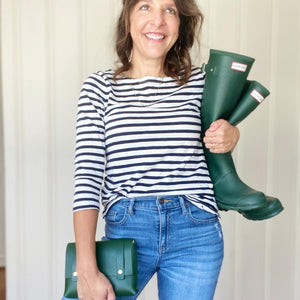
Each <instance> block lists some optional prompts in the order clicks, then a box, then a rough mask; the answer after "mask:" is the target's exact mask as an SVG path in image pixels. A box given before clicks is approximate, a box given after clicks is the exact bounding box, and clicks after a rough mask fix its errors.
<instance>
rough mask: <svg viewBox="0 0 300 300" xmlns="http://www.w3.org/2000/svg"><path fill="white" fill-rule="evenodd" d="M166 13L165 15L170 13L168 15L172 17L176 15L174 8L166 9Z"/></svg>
mask: <svg viewBox="0 0 300 300" xmlns="http://www.w3.org/2000/svg"><path fill="white" fill-rule="evenodd" d="M166 12H167V13H170V14H173V15H176V13H177V12H176V9H174V8H172V7H168V8H167V9H166Z"/></svg>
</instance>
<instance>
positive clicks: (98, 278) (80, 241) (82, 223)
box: [74, 209, 115, 300]
mask: <svg viewBox="0 0 300 300" xmlns="http://www.w3.org/2000/svg"><path fill="white" fill-rule="evenodd" d="M97 219H98V211H97V210H94V209H87V210H80V211H76V212H74V232H75V240H76V265H77V270H76V271H77V274H78V281H77V290H78V298H79V299H84V300H114V299H115V294H114V290H113V288H112V285H111V283H110V282H109V280H108V279H107V278H106V277H105V276H104V275H103V274H102V273H101V272H100V271H99V270H98V267H97V262H96V254H95V253H96V252H95V235H96V227H97Z"/></svg>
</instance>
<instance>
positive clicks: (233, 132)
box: [203, 119, 240, 153]
mask: <svg viewBox="0 0 300 300" xmlns="http://www.w3.org/2000/svg"><path fill="white" fill-rule="evenodd" d="M239 138H240V131H239V129H238V128H237V127H235V126H233V125H230V124H229V123H228V122H227V121H226V120H223V119H219V120H217V121H215V122H213V123H212V124H211V125H210V127H209V128H208V129H207V131H206V132H205V137H204V139H203V141H204V143H205V147H206V148H208V149H209V151H210V152H212V153H226V152H229V151H231V152H232V151H233V150H234V148H235V146H236V144H237V142H238V140H239Z"/></svg>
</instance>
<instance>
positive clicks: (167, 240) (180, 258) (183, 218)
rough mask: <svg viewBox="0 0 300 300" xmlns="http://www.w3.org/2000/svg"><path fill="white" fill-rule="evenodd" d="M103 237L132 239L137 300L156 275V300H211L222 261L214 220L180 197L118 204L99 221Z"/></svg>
mask: <svg viewBox="0 0 300 300" xmlns="http://www.w3.org/2000/svg"><path fill="white" fill-rule="evenodd" d="M105 219H106V225H105V235H106V237H105V238H108V239H116V238H122V237H127V238H134V239H135V241H136V246H137V254H138V294H137V295H136V296H131V297H117V300H134V299H137V297H138V295H139V294H140V293H141V291H142V290H143V288H144V287H145V285H146V284H147V282H148V281H149V280H150V279H151V277H152V276H153V275H154V274H155V273H157V282H158V296H159V299H160V300H182V299H184V298H186V299H190V300H212V299H213V296H214V292H215V288H216V285H217V280H218V276H219V273H220V269H221V265H222V261H223V254H224V251H223V234H222V229H221V225H220V223H219V220H218V217H217V216H216V215H213V214H211V213H208V212H205V211H203V210H201V209H199V208H197V207H195V206H194V205H192V204H191V203H190V202H188V201H185V200H183V198H182V197H180V196H166V197H140V198H135V199H123V200H121V201H119V202H117V203H116V204H114V205H113V206H112V207H111V208H110V210H109V212H108V214H107V215H106V217H105Z"/></svg>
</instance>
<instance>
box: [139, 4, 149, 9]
mask: <svg viewBox="0 0 300 300" xmlns="http://www.w3.org/2000/svg"><path fill="white" fill-rule="evenodd" d="M148 9H149V5H148V4H143V5H142V6H141V7H140V10H148Z"/></svg>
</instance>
